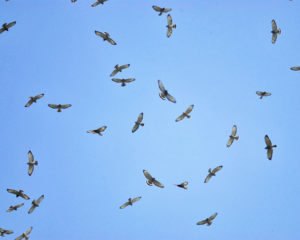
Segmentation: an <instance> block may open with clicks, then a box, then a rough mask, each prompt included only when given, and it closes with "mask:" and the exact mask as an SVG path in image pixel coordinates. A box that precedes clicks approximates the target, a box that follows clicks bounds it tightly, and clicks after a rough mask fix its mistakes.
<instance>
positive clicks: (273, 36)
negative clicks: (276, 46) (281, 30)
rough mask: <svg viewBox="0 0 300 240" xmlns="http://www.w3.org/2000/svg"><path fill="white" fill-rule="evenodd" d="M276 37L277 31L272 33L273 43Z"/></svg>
mask: <svg viewBox="0 0 300 240" xmlns="http://www.w3.org/2000/svg"><path fill="white" fill-rule="evenodd" d="M276 39H277V33H273V34H272V43H275V42H276Z"/></svg>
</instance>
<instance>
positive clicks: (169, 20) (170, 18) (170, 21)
mask: <svg viewBox="0 0 300 240" xmlns="http://www.w3.org/2000/svg"><path fill="white" fill-rule="evenodd" d="M167 18H168V25H169V26H170V27H172V25H173V20H172V17H171V15H170V14H168V16H167Z"/></svg>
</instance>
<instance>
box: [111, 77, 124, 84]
mask: <svg viewBox="0 0 300 240" xmlns="http://www.w3.org/2000/svg"><path fill="white" fill-rule="evenodd" d="M111 80H112V81H114V82H116V83H121V82H122V79H120V78H113V79H111Z"/></svg>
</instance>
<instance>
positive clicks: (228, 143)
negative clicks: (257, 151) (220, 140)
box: [227, 125, 239, 147]
mask: <svg viewBox="0 0 300 240" xmlns="http://www.w3.org/2000/svg"><path fill="white" fill-rule="evenodd" d="M236 132H237V127H236V125H233V127H232V131H231V135H230V136H229V140H228V142H227V147H230V146H231V144H232V143H233V141H234V140H236V141H237V140H239V136H236Z"/></svg>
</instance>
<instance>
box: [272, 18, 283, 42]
mask: <svg viewBox="0 0 300 240" xmlns="http://www.w3.org/2000/svg"><path fill="white" fill-rule="evenodd" d="M271 33H272V43H275V42H276V39H277V34H281V29H280V28H277V24H276V22H275V20H274V19H273V20H272V31H271Z"/></svg>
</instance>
